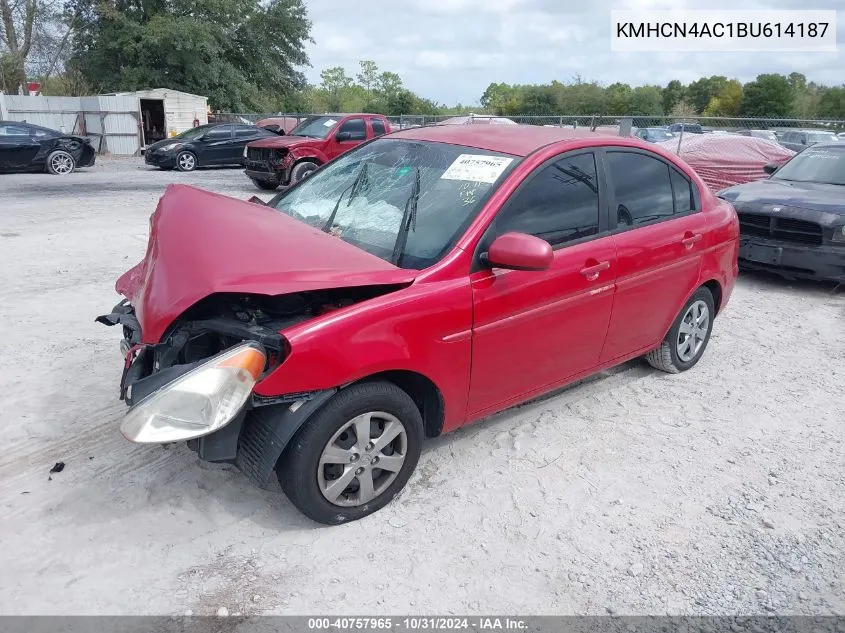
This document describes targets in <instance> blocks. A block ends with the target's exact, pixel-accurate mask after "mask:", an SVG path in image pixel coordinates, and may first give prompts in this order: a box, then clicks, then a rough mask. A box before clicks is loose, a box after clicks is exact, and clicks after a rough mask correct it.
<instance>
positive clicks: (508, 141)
mask: <svg viewBox="0 0 845 633" xmlns="http://www.w3.org/2000/svg"><path fill="white" fill-rule="evenodd" d="M389 137H390V138H404V139H408V140H414V141H430V142H434V143H449V144H452V145H466V146H468V147H475V148H477V149H483V150H486V151H489V152H502V153H504V154H511V155H513V156H527V155H528V154H530V153H531V152H534V151H536V150H538V149H540V148H541V147H544V146H546V145H551V144H552V143H557V142H559V141H567V140H574V139H579V138H591V139H594V138H606V139H614V140H618V139H619V138H620V137H619V136H615V135H614V136H610V135H607V134H601V133H599V132H591V131H590V130H589V129H586V128H580V129H572V128H559V127H545V126H540V125H430V126H426V127H415V128H409V129H405V130H400V131H398V132H393V133H392V134H390V135H389Z"/></svg>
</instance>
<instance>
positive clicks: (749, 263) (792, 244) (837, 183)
mask: <svg viewBox="0 0 845 633" xmlns="http://www.w3.org/2000/svg"><path fill="white" fill-rule="evenodd" d="M765 170H766V172H768V173H769V174H771V175H770V176H769V178H767V179H765V180H758V181H756V182H749V183H746V184H744V185H737V186H735V187H730V188H729V189H724V190H723V191H720V192H719V194H718V195H719V196H720V197H721V198H724V199H725V200H727V201H729V202H730V203H731V204H733V206H734V208H735V209H736V211H737V214H738V215H739V227H740V247H739V264H740V266H742V267H743V268H753V269H762V270H770V271H773V272H776V273H778V274H780V275H782V276H784V277H787V278H805V279H823V280H832V281H837V282H840V283H841V282H845V143H824V144H822V143H819V144H817V145H813V146H812V147H809V148H807V149H805V150H804V151H803V152H800V153H798V154H796V155H795V156H793V157H792V158H791V159H790V160H789V162H787V163H785V164H784V165H783V166H781V167H780V168H778V167H777V165H774V164H772V165H766V167H765Z"/></svg>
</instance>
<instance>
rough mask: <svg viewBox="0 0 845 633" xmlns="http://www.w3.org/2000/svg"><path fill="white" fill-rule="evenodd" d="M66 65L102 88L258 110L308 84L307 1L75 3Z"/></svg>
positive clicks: (88, 0) (120, 0)
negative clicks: (181, 93)
mask: <svg viewBox="0 0 845 633" xmlns="http://www.w3.org/2000/svg"><path fill="white" fill-rule="evenodd" d="M68 11H69V13H70V15H72V17H73V21H74V22H73V23H74V25H75V27H76V28H75V30H74V33H73V37H72V55H71V58H70V60H69V61H68V65H69V66H70V67H72V68H74V69H76V70H77V71H78V72H80V73H82V75H83V76H84V77H85V79H86V80H87V81H88V82H90V83H91V85H92V86H93V87H94V88H95V89H96V90H98V91H101V92H111V91H118V90H138V89H143V88H153V87H167V88H173V89H177V90H185V91H188V92H193V93H197V94H202V95H207V96H208V97H209V102H210V104H211V105H212V107H214V108H215V109H223V110H235V111H238V110H241V111H242V110H248V109H260V108H261V107H262V106H264V105H266V104H267V102H268V101H269V100H270V97H272V96H273V95H284V94H290V93H293V92H296V91H297V90H299V89H301V88H302V87H303V86H304V85H305V78H304V77H303V75H302V73H301V72H300V71H299V70H298V69H299V68H300V67H302V66H304V65H305V64H307V63H308V57H307V55H306V53H305V48H304V44H305V42H306V41H308V40H309V32H310V28H311V23H310V21H309V20H308V18H307V14H306V11H305V6H304V4H303V2H302V0H269V1H268V2H264V1H262V0H225V1H221V0H110V1H108V2H105V1H102V0H70V2H69V4H68Z"/></svg>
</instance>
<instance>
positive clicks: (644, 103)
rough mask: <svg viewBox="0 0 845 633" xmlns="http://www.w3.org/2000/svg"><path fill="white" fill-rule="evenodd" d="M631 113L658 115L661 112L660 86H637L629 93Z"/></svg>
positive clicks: (661, 94)
mask: <svg viewBox="0 0 845 633" xmlns="http://www.w3.org/2000/svg"><path fill="white" fill-rule="evenodd" d="M630 114H632V115H639V116H660V115H662V114H663V91H662V90H661V88H660V86H637V87H636V88H634V90H633V92H632V93H631V111H630Z"/></svg>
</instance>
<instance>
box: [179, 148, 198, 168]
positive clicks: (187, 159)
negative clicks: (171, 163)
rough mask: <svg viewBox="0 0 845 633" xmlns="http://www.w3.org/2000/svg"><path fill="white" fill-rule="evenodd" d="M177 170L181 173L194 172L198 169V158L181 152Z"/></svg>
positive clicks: (189, 153)
mask: <svg viewBox="0 0 845 633" xmlns="http://www.w3.org/2000/svg"><path fill="white" fill-rule="evenodd" d="M176 168H177V169H178V170H179V171H194V170H195V169H196V168H197V157H196V156H194V155H193V153H191V152H179V155H178V156H177V157H176Z"/></svg>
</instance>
